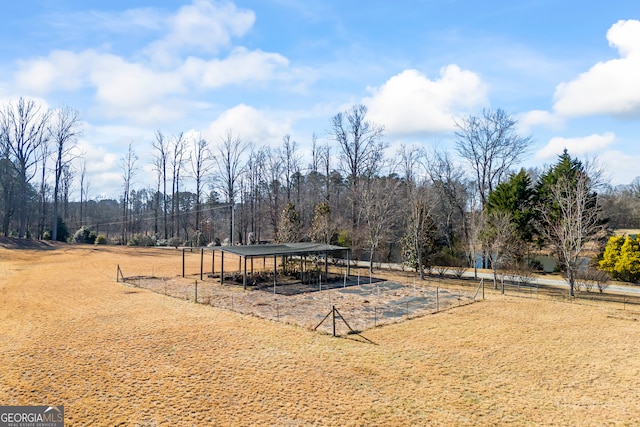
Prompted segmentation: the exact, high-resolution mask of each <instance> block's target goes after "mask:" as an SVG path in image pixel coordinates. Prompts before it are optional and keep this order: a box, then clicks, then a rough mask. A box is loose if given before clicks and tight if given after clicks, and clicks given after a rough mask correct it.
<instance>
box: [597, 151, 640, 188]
mask: <svg viewBox="0 0 640 427" xmlns="http://www.w3.org/2000/svg"><path fill="white" fill-rule="evenodd" d="M598 162H599V163H600V164H602V167H603V170H604V171H605V172H606V173H608V174H611V177H610V178H611V181H612V182H611V184H613V185H618V184H630V183H631V181H633V180H634V178H636V177H638V176H640V172H638V163H640V156H639V155H637V154H636V155H633V154H629V153H623V152H621V151H617V150H611V151H606V152H604V153H602V154H600V155H599V156H598Z"/></svg>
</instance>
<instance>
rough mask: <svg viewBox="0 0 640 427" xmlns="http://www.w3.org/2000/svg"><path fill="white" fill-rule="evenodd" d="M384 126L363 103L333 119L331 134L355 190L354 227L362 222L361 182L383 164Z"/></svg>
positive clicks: (350, 184) (353, 206) (353, 205)
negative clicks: (370, 113) (369, 119)
mask: <svg viewBox="0 0 640 427" xmlns="http://www.w3.org/2000/svg"><path fill="white" fill-rule="evenodd" d="M383 132H384V127H382V126H379V125H376V124H375V123H372V122H370V121H368V120H367V107H366V106H364V105H362V104H360V105H354V106H353V107H351V109H349V110H347V111H345V112H343V113H338V114H336V115H335V116H333V117H332V118H331V134H332V137H333V139H334V140H335V142H336V143H337V144H338V147H339V148H340V164H341V168H342V170H343V171H344V173H345V174H346V175H347V179H348V181H349V187H350V189H351V220H352V226H353V227H354V228H355V226H356V225H357V223H358V205H357V200H358V196H359V192H360V189H361V186H360V181H361V180H362V179H365V180H369V179H370V178H371V177H372V176H373V175H374V173H375V172H376V171H377V170H378V167H379V166H380V164H381V162H382V159H383V154H384V149H385V148H386V147H387V146H386V144H385V143H384V142H383V141H382V136H383Z"/></svg>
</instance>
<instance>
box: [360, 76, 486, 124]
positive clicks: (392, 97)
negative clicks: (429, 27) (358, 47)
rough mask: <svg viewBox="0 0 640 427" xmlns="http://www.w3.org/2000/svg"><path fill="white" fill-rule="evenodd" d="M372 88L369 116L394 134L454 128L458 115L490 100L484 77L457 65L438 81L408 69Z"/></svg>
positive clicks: (367, 102) (366, 100) (368, 101)
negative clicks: (483, 80)
mask: <svg viewBox="0 0 640 427" xmlns="http://www.w3.org/2000/svg"><path fill="white" fill-rule="evenodd" d="M370 91H371V92H372V96H371V97H369V98H365V99H364V100H363V102H364V104H366V105H367V106H368V107H369V117H370V118H371V119H372V120H373V121H375V122H377V123H379V124H383V125H384V126H385V129H386V130H387V132H389V133H391V134H410V133H422V132H439V131H446V130H451V129H453V128H454V118H455V116H456V115H458V114H459V113H461V112H465V111H467V110H469V109H472V108H474V107H476V106H478V105H482V104H484V103H486V102H487V99H486V92H487V87H486V85H485V84H484V83H483V82H482V80H481V79H480V77H479V76H478V75H477V74H475V73H473V72H471V71H466V70H461V69H460V67H458V66H457V65H448V66H446V67H443V68H442V69H441V70H440V78H439V79H437V80H431V79H429V78H428V77H427V76H425V75H424V74H422V73H420V72H419V71H417V70H405V71H403V72H402V73H400V74H397V75H395V76H393V77H391V78H390V79H389V80H387V82H386V83H384V84H383V85H382V86H380V87H379V88H373V89H370Z"/></svg>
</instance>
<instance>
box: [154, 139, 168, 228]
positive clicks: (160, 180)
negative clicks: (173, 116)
mask: <svg viewBox="0 0 640 427" xmlns="http://www.w3.org/2000/svg"><path fill="white" fill-rule="evenodd" d="M151 147H152V148H153V150H154V153H153V157H152V162H153V167H154V169H155V170H156V173H157V186H156V191H157V192H158V193H161V195H162V218H163V220H162V225H163V229H164V238H165V239H167V238H168V237H169V230H168V228H167V215H168V209H167V163H168V161H169V142H168V141H167V140H166V139H165V137H164V135H163V133H162V132H161V131H159V130H158V131H156V138H155V141H153V143H152V144H151ZM159 205H160V198H159V197H156V207H155V210H156V218H155V232H156V233H158V212H159V210H160V206H159Z"/></svg>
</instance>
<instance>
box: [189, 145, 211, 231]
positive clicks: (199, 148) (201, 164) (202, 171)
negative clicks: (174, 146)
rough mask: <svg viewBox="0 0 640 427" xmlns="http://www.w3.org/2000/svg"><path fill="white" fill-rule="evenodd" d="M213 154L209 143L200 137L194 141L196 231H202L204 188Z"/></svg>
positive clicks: (193, 166)
mask: <svg viewBox="0 0 640 427" xmlns="http://www.w3.org/2000/svg"><path fill="white" fill-rule="evenodd" d="M212 160H213V159H212V153H211V150H210V149H209V142H208V141H207V140H206V139H204V138H202V137H200V138H199V139H197V140H194V141H193V151H192V156H191V171H192V172H193V177H194V178H195V180H196V205H195V210H196V226H195V229H196V231H200V229H201V224H200V218H201V216H202V215H201V212H200V211H201V210H202V209H201V206H202V186H203V184H204V177H205V175H206V174H207V173H208V172H209V171H210V170H211V167H212V164H211V162H212Z"/></svg>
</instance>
